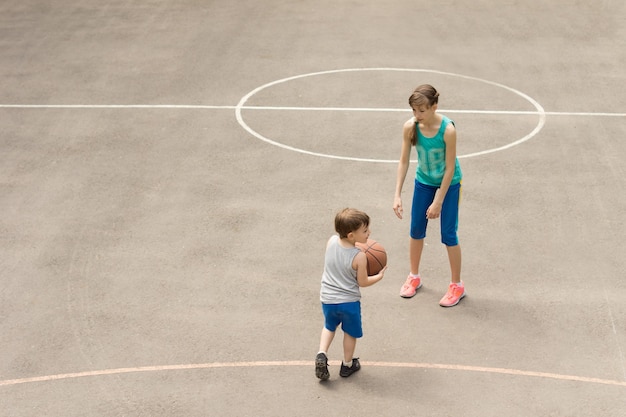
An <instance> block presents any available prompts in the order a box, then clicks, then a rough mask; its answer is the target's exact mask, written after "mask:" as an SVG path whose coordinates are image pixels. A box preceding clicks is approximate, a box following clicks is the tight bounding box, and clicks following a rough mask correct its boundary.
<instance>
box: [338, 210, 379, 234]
mask: <svg viewBox="0 0 626 417" xmlns="http://www.w3.org/2000/svg"><path fill="white" fill-rule="evenodd" d="M369 225H370V216H368V215H367V214H365V213H364V212H362V211H360V210H357V209H353V208H345V209H343V210H341V211H340V212H339V213H337V215H336V216H335V231H336V232H337V233H339V237H340V238H342V239H345V238H346V237H348V234H349V233H351V232H354V231H355V230H359V228H361V227H362V226H369Z"/></svg>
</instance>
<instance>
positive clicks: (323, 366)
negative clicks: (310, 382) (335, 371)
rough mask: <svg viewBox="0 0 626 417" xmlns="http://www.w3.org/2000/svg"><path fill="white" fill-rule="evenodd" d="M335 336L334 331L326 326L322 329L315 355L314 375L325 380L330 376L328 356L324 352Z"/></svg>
mask: <svg viewBox="0 0 626 417" xmlns="http://www.w3.org/2000/svg"><path fill="white" fill-rule="evenodd" d="M334 337H335V332H331V331H330V330H328V329H327V328H326V327H324V328H323V329H322V335H321V336H320V349H319V351H318V353H317V356H315V376H316V377H318V378H319V379H321V380H322V381H326V380H327V379H328V378H330V372H328V356H327V355H326V353H327V352H328V349H329V348H330V344H331V343H332V341H333V338H334Z"/></svg>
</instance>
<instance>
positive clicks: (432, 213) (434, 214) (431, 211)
mask: <svg viewBox="0 0 626 417" xmlns="http://www.w3.org/2000/svg"><path fill="white" fill-rule="evenodd" d="M440 214H441V204H438V203H432V204H431V205H430V207H428V210H426V218H427V219H436V218H438V217H439V215H440Z"/></svg>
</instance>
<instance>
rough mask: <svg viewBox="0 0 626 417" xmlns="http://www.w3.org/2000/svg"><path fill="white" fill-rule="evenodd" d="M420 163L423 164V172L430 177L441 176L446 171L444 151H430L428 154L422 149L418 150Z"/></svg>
mask: <svg viewBox="0 0 626 417" xmlns="http://www.w3.org/2000/svg"><path fill="white" fill-rule="evenodd" d="M417 152H418V154H419V160H420V162H421V161H423V162H424V163H425V166H424V169H423V171H424V172H425V173H427V174H428V175H430V176H432V177H439V176H442V175H443V173H444V172H445V170H446V151H445V149H430V150H429V151H428V152H426V150H425V149H424V148H418V150H417Z"/></svg>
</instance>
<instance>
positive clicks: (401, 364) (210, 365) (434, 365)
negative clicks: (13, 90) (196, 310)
mask: <svg viewBox="0 0 626 417" xmlns="http://www.w3.org/2000/svg"><path fill="white" fill-rule="evenodd" d="M312 363H313V361H259V362H214V363H198V364H187V365H157V366H141V367H136V368H116V369H102V370H98V371H85V372H73V373H66V374H56V375H44V376H35V377H30V378H17V379H5V380H0V386H10V385H18V384H28V383H32V382H49V381H57V380H61V379H72V378H83V377H95V376H102V375H118V374H128V373H136V372H163V371H180V370H186V369H210V368H244V367H249V368H254V367H264V366H312ZM330 364H331V365H339V361H330ZM362 364H363V365H364V366H378V367H383V368H384V367H387V368H416V369H443V370H449V371H462V372H481V373H492V374H503V375H513V376H520V377H535V378H545V379H555V380H561V381H576V382H584V383H592V384H604V385H615V386H620V387H626V381H614V380H610V379H600V378H588V377H584V376H576V375H560V374H553V373H549V372H534V371H522V370H519V369H506V368H489V367H482V366H466V365H449V364H439V363H411V362H365V361H363V362H362Z"/></svg>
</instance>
